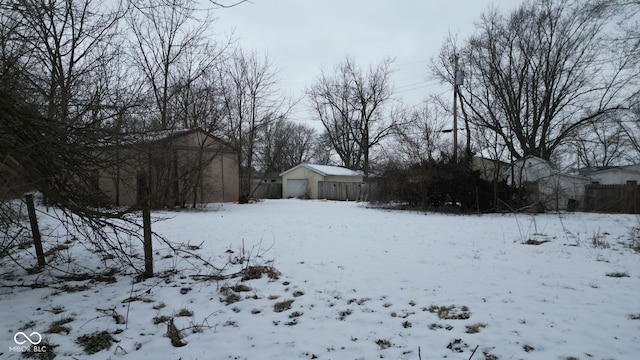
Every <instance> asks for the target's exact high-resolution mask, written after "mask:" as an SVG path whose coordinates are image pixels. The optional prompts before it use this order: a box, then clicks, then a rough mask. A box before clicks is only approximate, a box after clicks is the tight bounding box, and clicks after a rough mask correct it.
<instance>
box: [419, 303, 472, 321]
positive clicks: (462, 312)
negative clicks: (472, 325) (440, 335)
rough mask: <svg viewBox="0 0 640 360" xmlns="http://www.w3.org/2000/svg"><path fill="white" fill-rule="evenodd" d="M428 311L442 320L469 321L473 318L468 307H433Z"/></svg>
mask: <svg viewBox="0 0 640 360" xmlns="http://www.w3.org/2000/svg"><path fill="white" fill-rule="evenodd" d="M427 310H428V311H429V312H430V313H433V314H437V315H438V318H440V319H442V320H467V319H468V318H470V317H471V312H469V308H468V307H466V306H461V307H457V306H456V305H451V306H437V305H431V306H430V307H429V308H428V309H427Z"/></svg>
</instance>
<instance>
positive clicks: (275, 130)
mask: <svg viewBox="0 0 640 360" xmlns="http://www.w3.org/2000/svg"><path fill="white" fill-rule="evenodd" d="M315 146H316V130H315V129H314V128H312V127H309V126H306V125H304V124H300V123H294V122H292V121H290V120H286V119H284V118H280V119H278V120H276V121H274V122H272V123H270V124H268V125H267V127H266V129H265V131H264V132H263V133H262V135H261V138H260V142H259V145H258V147H257V159H256V160H257V163H258V167H259V168H260V169H261V170H262V171H263V172H270V171H279V172H282V171H284V170H287V169H290V168H292V167H294V166H296V165H299V164H301V163H307V162H310V161H311V160H312V158H313V155H314V148H315Z"/></svg>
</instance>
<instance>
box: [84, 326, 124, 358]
mask: <svg viewBox="0 0 640 360" xmlns="http://www.w3.org/2000/svg"><path fill="white" fill-rule="evenodd" d="M114 341H115V339H114V338H113V337H112V336H111V334H110V333H109V332H108V331H102V332H95V333H93V334H90V335H82V336H80V337H78V338H77V339H76V342H77V343H78V344H80V345H81V346H82V348H83V349H84V352H85V353H86V354H88V355H91V354H95V353H97V352H98V351H102V350H108V349H109V348H110V347H111V344H112V343H113V342H114Z"/></svg>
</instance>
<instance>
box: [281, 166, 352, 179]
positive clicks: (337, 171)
mask: <svg viewBox="0 0 640 360" xmlns="http://www.w3.org/2000/svg"><path fill="white" fill-rule="evenodd" d="M299 167H305V168H307V169H309V170H311V171H314V172H317V173H318V174H320V175H322V176H363V175H364V173H363V172H362V171H359V170H351V169H347V168H345V167H341V166H331V165H316V164H300V165H298V166H294V167H292V168H291V169H289V170H287V171H285V172H283V173H282V174H280V176H282V175H284V174H286V173H289V172H291V171H293V170H295V169H297V168H299Z"/></svg>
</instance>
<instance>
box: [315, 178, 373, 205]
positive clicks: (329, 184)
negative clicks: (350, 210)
mask: <svg viewBox="0 0 640 360" xmlns="http://www.w3.org/2000/svg"><path fill="white" fill-rule="evenodd" d="M365 191H366V185H363V184H361V183H359V182H337V181H318V199H327V200H352V201H356V200H366V193H365Z"/></svg>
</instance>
